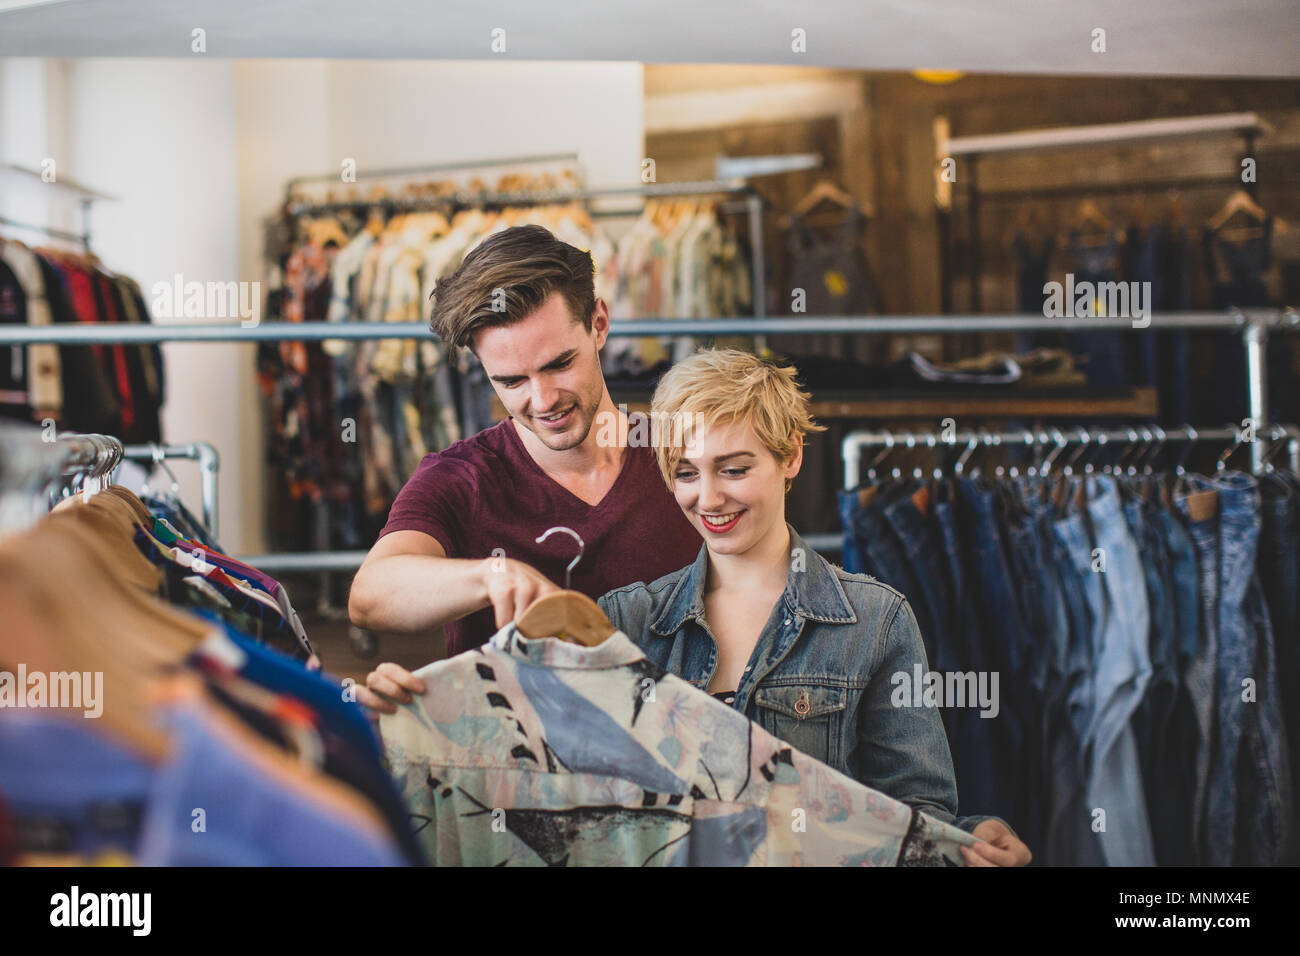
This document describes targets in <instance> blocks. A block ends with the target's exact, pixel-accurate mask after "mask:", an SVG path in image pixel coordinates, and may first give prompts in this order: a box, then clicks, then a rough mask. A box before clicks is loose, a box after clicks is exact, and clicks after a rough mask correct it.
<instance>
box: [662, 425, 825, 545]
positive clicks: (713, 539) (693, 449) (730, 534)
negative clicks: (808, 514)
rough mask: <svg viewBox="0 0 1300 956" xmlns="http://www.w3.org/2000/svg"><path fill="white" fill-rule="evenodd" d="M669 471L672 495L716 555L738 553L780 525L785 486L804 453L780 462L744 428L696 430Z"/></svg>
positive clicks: (751, 431)
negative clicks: (684, 455)
mask: <svg viewBox="0 0 1300 956" xmlns="http://www.w3.org/2000/svg"><path fill="white" fill-rule="evenodd" d="M687 453H688V454H689V455H690V457H689V458H688V457H683V458H682V460H681V461H679V462H678V463H677V468H676V470H675V471H674V472H673V495H674V496H675V497H676V498H677V504H678V505H680V506H681V509H682V511H684V512H685V513H686V517H687V518H688V519H689V520H690V522H691V524H693V525H695V527H696V528H697V529H698V530H699V532H700V535H701V536H702V537H703V538H704V541H705V543H706V544H708V546H709V550H710V551H712V552H715V553H717V554H743V553H745V552H746V551H748V550H749V549H750V548H752V547H753V546H754V545H755V544H757V543H758V542H759V541H762V540H763V539H764V537H765V536H766V535H767V534H768V533H770V532H771V531H772V529H773V528H784V526H785V482H786V479H787V478H793V477H794V476H795V475H797V474H798V473H799V466H800V464H801V463H802V461H803V449H802V448H800V449H798V450H796V452H795V455H794V457H793V458H792V459H791V460H790V461H789V462H784V463H783V462H781V461H779V460H778V459H777V457H776V456H775V455H774V454H772V452H771V451H769V450H768V449H767V448H766V447H765V446H764V445H763V443H762V442H760V441H759V440H758V436H757V435H755V434H754V430H753V429H752V428H751V427H750V426H749V425H748V424H744V423H735V424H731V425H720V426H714V427H705V428H701V429H699V430H698V431H697V432H696V433H695V434H694V435H693V436H692V441H691V442H690V444H689V447H688V449H687Z"/></svg>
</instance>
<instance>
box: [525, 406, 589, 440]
mask: <svg viewBox="0 0 1300 956" xmlns="http://www.w3.org/2000/svg"><path fill="white" fill-rule="evenodd" d="M575 404H576V405H577V409H576V411H577V414H578V418H579V419H580V421H579V425H578V428H579V431H576V432H565V433H564V434H563V436H562V437H561V436H554V435H548V434H546V433H545V432H544V431H543V430H542V429H540V428H535V427H533V425H532V421H533V419H532V417H531V416H529V419H528V420H529V424H528V425H526V426H525V427H526V428H527V429H528V430H529V431H530V432H532V433H533V434H534V435H536V436H537V438H538V439H539V440H540V441H541V443H542V444H543V445H545V446H546V447H547V448H549V449H551V451H568V450H569V449H570V448H577V447H578V446H579V445H581V444H582V443H583V442H585V441H586V440H587V436H588V435H590V434H591V428H592V426H593V425H594V424H595V421H596V410H597V409H598V408H600V396H597V397H596V398H595V399H593V401H592V404H591V407H590V408H587V407H586V406H585V405H584V404H583V403H582V401H578V402H576V403H575ZM556 437H560V440H561V441H562V442H563V444H553V442H554V440H555V438H556Z"/></svg>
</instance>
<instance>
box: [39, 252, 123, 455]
mask: <svg viewBox="0 0 1300 956" xmlns="http://www.w3.org/2000/svg"><path fill="white" fill-rule="evenodd" d="M40 261H41V273H42V275H43V276H44V278H45V297H46V298H47V299H48V300H49V303H50V316H51V318H52V320H53V322H54V324H55V325H69V324H72V323H75V322H78V321H80V319H79V318H78V316H77V312H76V309H75V308H73V304H72V299H71V297H70V296H69V293H68V286H67V279H66V278H65V275H64V272H63V270H62V269H61V268H59V267H58V266H57V265H55V264H54V263H52V262H50V261H49V260H48V259H46V258H44V257H41V260H40ZM95 351H96V350H95V347H94V346H91V345H64V346H60V348H59V361H60V362H61V364H62V366H63V421H62V422H60V424H61V425H62V426H63V427H64V428H67V429H69V430H71V431H79V432H98V433H103V434H109V435H112V434H116V432H115V431H114V429H115V428H116V427H117V424H118V422H119V421H120V415H119V405H118V400H117V393H116V392H114V391H113V386H112V384H111V383H110V382H109V380H108V378H107V377H106V375H105V371H104V366H103V365H102V363H101V362H100V361H99V359H98V358H97V357H96V354H95Z"/></svg>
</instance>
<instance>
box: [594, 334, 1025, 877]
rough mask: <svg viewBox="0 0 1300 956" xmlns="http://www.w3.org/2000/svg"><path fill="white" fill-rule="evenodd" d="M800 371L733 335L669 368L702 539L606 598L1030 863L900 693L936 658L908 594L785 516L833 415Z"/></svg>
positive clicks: (950, 818) (770, 724)
mask: <svg viewBox="0 0 1300 956" xmlns="http://www.w3.org/2000/svg"><path fill="white" fill-rule="evenodd" d="M796 376H797V371H796V370H795V369H794V368H791V367H779V366H777V365H774V364H771V363H769V362H765V361H763V360H762V359H760V358H758V357H756V356H754V355H752V354H749V353H747V352H741V351H737V350H733V349H719V350H711V351H704V352H700V353H698V354H696V355H694V356H692V357H691V358H688V359H686V360H685V361H683V362H679V363H678V364H677V365H675V366H673V368H671V369H670V370H669V371H668V372H667V373H665V375H664V376H663V378H662V379H660V382H659V386H658V388H657V389H656V390H655V394H654V398H653V400H652V401H651V416H652V417H654V418H657V419H658V420H660V421H664V420H673V419H676V420H683V421H697V422H698V423H699V424H698V425H692V427H691V428H690V429H689V432H690V433H689V435H683V440H682V441H681V442H680V443H676V444H674V443H672V442H664V443H662V444H659V445H656V447H655V454H656V456H657V458H658V462H659V468H660V472H661V474H662V475H663V477H664V480H665V481H666V482H667V484H668V487H669V489H670V490H671V491H672V493H673V496H674V497H675V498H676V500H677V504H678V506H679V507H680V508H681V510H682V513H683V514H684V515H685V516H686V517H687V519H688V520H689V521H690V522H691V523H692V524H693V525H694V526H695V527H696V528H697V529H698V530H699V531H700V533H701V534H702V535H703V537H704V547H702V548H701V549H700V552H699V554H698V556H697V557H696V560H695V562H694V564H692V565H690V566H688V567H685V568H682V569H681V570H679V571H675V572H673V573H672V574H668V575H665V576H664V577H661V578H659V579H658V580H655V581H651V582H650V583H649V584H645V583H637V584H632V585H629V586H627V587H623V588H619V589H617V590H615V591H612V592H610V593H609V594H606V595H604V596H603V597H602V598H601V599H600V601H599V602H598V603H599V604H600V606H601V607H602V609H604V610H605V612H606V613H607V614H608V615H609V618H610V620H611V621H612V622H613V623H614V625H615V626H616V627H618V628H619V629H620V630H621V631H623V632H624V633H626V634H627V635H628V636H630V637H631V638H632V639H633V640H634V641H637V642H638V643H639V644H641V647H642V650H643V651H644V652H645V654H646V656H647V657H648V658H649V659H650V660H651V661H653V662H654V663H656V664H658V665H659V666H661V667H663V668H664V669H665V670H668V671H670V672H672V673H674V674H677V675H678V676H680V677H682V678H684V679H685V680H687V681H688V682H689V683H691V684H692V685H693V686H695V687H698V688H700V689H702V690H706V691H708V692H709V693H711V694H713V695H714V696H716V697H718V698H720V699H721V700H722V701H723V702H724V703H727V704H729V705H730V706H732V707H734V708H735V709H736V710H739V711H740V712H742V713H743V714H745V716H747V717H749V718H750V719H751V720H753V721H754V722H755V723H757V724H758V725H759V726H761V727H762V728H763V729H764V730H767V731H768V732H770V733H772V734H774V735H776V736H777V737H780V738H781V739H783V740H785V741H787V742H788V743H790V744H792V745H793V746H795V747H797V748H798V749H799V750H801V751H803V752H804V753H806V754H808V755H809V756H811V757H814V758H815V759H817V760H820V761H822V762H823V763H826V764H828V765H829V766H831V767H834V768H835V769H837V770H839V771H840V772H842V773H845V774H847V775H848V776H850V777H853V778H855V779H857V780H858V781H860V782H861V783H864V784H866V785H867V786H868V787H872V788H873V789H876V790H880V791H883V792H884V793H886V794H888V795H890V796H892V797H894V798H895V799H898V800H902V801H903V802H905V803H908V804H910V805H912V806H914V807H917V808H920V809H923V810H924V811H925V812H927V813H929V814H931V815H933V816H935V817H937V818H939V819H942V820H944V821H945V822H956V823H957V825H958V826H961V827H962V828H963V829H969V830H971V831H974V830H975V828H976V827H977V826H978V827H980V831H979V832H978V833H977V834H976V835H977V836H982V837H984V838H985V839H989V840H994V841H998V843H999V845H1000V846H1002V847H1004V848H1007V849H1009V850H1010V851H1011V852H1008V853H1007V854H1006V855H1005V856H1004V857H1002V858H1001V859H1000V860H999V862H1008V863H1009V862H1019V863H1022V864H1023V863H1025V862H1028V860H1029V851H1028V848H1026V847H1025V846H1024V844H1023V843H1022V842H1021V841H1020V840H1019V838H1018V837H1016V836H1015V834H1014V833H1012V831H1011V829H1010V828H1009V827H1008V826H1007V825H1006V824H1005V822H1004V821H1002V820H999V819H998V818H996V817H973V816H972V817H965V818H962V819H957V818H956V812H957V789H956V782H955V779H954V774H953V765H952V756H951V753H950V751H949V747H948V738H947V736H946V734H945V731H944V727H943V723H942V721H941V719H940V717H939V715H938V713H937V711H935V710H934V708H932V707H924V706H919V705H918V706H912V705H911V702H910V701H904V702H903V703H902V704H901V705H900V704H899V703H898V702H897V701H896V700H893V699H891V698H892V697H895V696H896V695H894V694H893V693H892V692H893V690H894V684H895V682H894V681H893V677H894V675H896V674H899V673H903V674H911V673H912V672H913V671H914V670H917V669H919V670H920V671H925V670H926V669H927V664H926V656H925V648H924V644H923V643H922V640H921V633H920V630H919V628H918V627H917V623H916V617H915V615H914V614H913V613H912V608H911V606H910V605H909V604H908V602H907V599H906V598H905V597H904V596H903V595H902V594H900V593H899V592H898V591H896V590H895V589H894V588H892V587H889V586H888V585H885V584H882V583H880V582H879V581H876V580H875V579H874V578H870V577H868V576H866V575H863V574H850V573H848V572H847V571H845V570H844V569H843V568H839V567H836V566H835V565H832V564H830V563H829V562H827V561H826V560H825V559H824V558H822V557H821V556H820V555H819V554H817V553H816V552H814V551H812V550H811V549H810V548H808V547H807V545H806V544H805V543H804V541H803V539H802V538H801V537H800V536H799V534H798V533H797V532H796V531H795V530H794V528H792V527H791V526H790V525H789V524H788V523H787V522H786V520H785V496H786V492H787V491H788V490H789V488H790V483H791V479H793V478H794V476H795V475H797V474H798V473H799V468H800V465H801V464H802V461H803V437H804V435H806V434H808V433H809V432H813V431H818V430H821V426H820V425H817V424H816V423H814V422H813V420H812V416H811V414H810V412H809V398H808V395H807V394H806V393H804V392H802V391H801V390H800V389H799V387H798V386H797V385H796V381H795V379H796ZM669 434H671V432H669ZM665 638H667V640H665ZM1022 851H1023V852H1022ZM963 852H965V853H969V852H970V851H969V850H964V851H963ZM968 859H969V858H968Z"/></svg>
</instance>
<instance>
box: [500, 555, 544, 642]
mask: <svg viewBox="0 0 1300 956" xmlns="http://www.w3.org/2000/svg"><path fill="white" fill-rule="evenodd" d="M483 584H484V585H485V587H486V589H487V596H488V600H489V601H490V602H491V603H492V611H493V613H494V615H495V616H496V626H497V629H498V630H500V629H501V628H503V627H505V626H506V625H507V624H509V623H510V622H511V621H513V620H516V619H517V618H518V617H519V615H521V614H523V613H524V611H526V610H528V605H530V604H532V603H533V602H534V601H536V600H537V599H538V598H539V597H544V596H545V595H547V594H550V593H551V592H553V591H558V590H560V589H559V588H558V587H556V586H555V585H554V584H553V583H552V582H551V579H550V578H548V577H547V576H546V575H544V574H542V573H541V572H540V571H538V570H536V569H534V568H531V567H529V566H528V565H526V564H524V563H523V562H522V561H516V560H515V559H514V558H484V559H483Z"/></svg>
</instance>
